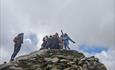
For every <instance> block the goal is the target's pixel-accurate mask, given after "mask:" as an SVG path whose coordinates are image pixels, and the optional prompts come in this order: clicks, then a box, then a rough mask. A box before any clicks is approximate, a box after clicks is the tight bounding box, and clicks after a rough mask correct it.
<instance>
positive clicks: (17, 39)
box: [10, 33, 24, 61]
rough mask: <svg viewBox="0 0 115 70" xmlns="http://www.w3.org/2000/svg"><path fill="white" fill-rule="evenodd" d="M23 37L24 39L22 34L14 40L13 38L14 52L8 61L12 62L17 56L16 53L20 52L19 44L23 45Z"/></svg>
mask: <svg viewBox="0 0 115 70" xmlns="http://www.w3.org/2000/svg"><path fill="white" fill-rule="evenodd" d="M23 37H24V33H20V34H18V35H17V36H16V37H15V38H14V40H13V41H14V43H15V44H14V52H13V54H12V56H11V59H10V61H14V58H15V56H16V55H17V53H18V52H19V51H20V49H21V44H23Z"/></svg>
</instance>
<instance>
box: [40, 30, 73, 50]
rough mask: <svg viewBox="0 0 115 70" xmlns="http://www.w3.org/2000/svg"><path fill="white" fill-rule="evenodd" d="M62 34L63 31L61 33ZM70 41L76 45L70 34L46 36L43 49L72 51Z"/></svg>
mask: <svg viewBox="0 0 115 70" xmlns="http://www.w3.org/2000/svg"><path fill="white" fill-rule="evenodd" d="M61 32H62V31H61ZM69 41H71V42H73V43H75V42H74V41H73V40H72V39H71V38H70V37H69V36H68V34H66V33H64V34H63V32H62V35H61V36H59V35H58V33H55V34H54V35H50V36H45V37H44V38H43V43H42V45H41V49H65V50H67V49H68V50H70V47H69Z"/></svg>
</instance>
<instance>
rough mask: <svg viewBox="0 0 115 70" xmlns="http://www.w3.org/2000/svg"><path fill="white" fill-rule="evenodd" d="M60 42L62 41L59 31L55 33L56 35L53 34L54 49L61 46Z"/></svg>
mask: <svg viewBox="0 0 115 70" xmlns="http://www.w3.org/2000/svg"><path fill="white" fill-rule="evenodd" d="M59 42H60V40H59V35H58V33H55V35H53V43H52V44H53V45H52V49H59V48H60V47H59Z"/></svg>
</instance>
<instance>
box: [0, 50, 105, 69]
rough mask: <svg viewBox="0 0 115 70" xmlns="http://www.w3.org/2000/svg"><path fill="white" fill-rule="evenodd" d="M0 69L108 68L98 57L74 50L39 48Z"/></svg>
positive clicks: (3, 65) (1, 66)
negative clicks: (86, 55) (87, 55)
mask: <svg viewBox="0 0 115 70" xmlns="http://www.w3.org/2000/svg"><path fill="white" fill-rule="evenodd" d="M0 70H107V69H106V67H105V66H104V64H102V63H100V62H99V59H98V58H95V57H94V56H92V57H85V56H84V54H83V53H80V52H78V51H74V50H68V51H66V50H47V49H44V50H39V51H35V52H33V53H30V54H28V55H24V56H20V57H18V58H16V60H15V61H13V62H9V63H5V64H2V65H0Z"/></svg>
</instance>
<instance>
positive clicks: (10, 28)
mask: <svg viewBox="0 0 115 70" xmlns="http://www.w3.org/2000/svg"><path fill="white" fill-rule="evenodd" d="M0 3H1V4H0V63H3V62H4V61H8V60H9V59H10V56H11V55H12V53H13V48H14V47H13V46H14V43H13V41H12V40H13V38H14V37H15V36H16V35H17V34H18V33H20V32H24V34H25V35H24V44H23V45H22V48H21V50H20V52H19V54H18V55H17V56H19V55H23V54H28V53H30V52H32V51H35V50H39V48H40V45H41V43H42V38H43V37H44V36H45V35H52V34H55V33H56V32H58V33H59V34H61V32H60V30H61V29H62V30H63V32H64V33H68V35H69V36H70V37H71V38H72V39H73V40H74V41H76V44H72V43H70V46H71V49H76V50H79V51H81V52H84V54H86V56H92V55H95V56H96V57H98V58H100V60H101V62H103V63H104V64H105V65H106V66H107V68H108V70H114V68H115V67H114V65H115V57H114V56H113V55H114V54H115V2H114V0H0Z"/></svg>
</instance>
